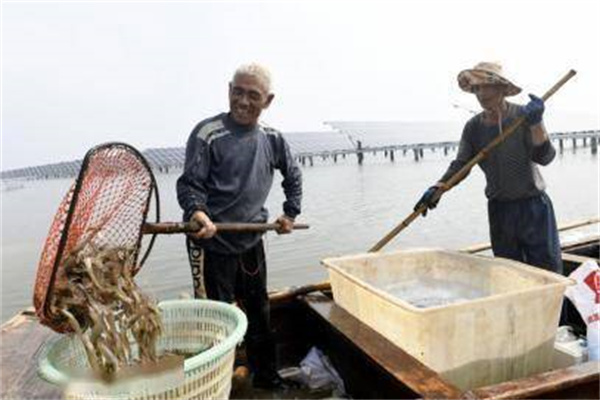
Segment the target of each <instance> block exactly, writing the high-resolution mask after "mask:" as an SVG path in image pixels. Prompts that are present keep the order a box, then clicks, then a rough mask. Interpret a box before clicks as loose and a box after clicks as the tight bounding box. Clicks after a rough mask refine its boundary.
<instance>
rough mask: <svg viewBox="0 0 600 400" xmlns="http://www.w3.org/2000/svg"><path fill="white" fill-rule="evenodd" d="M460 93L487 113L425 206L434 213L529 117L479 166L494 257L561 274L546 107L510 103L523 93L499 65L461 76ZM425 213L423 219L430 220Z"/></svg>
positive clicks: (471, 128)
mask: <svg viewBox="0 0 600 400" xmlns="http://www.w3.org/2000/svg"><path fill="white" fill-rule="evenodd" d="M458 83H459V86H460V87H461V89H463V90H464V91H466V92H469V93H473V94H475V96H477V100H478V101H479V104H480V105H481V107H482V108H483V112H481V113H479V114H477V115H475V116H474V117H473V118H471V119H470V120H469V121H468V122H467V124H466V125H465V127H464V130H463V134H462V137H461V140H460V144H459V149H458V154H457V156H456V159H455V160H454V161H452V163H451V164H450V166H449V168H448V170H447V171H446V173H445V174H444V175H443V176H442V177H441V179H440V180H439V181H438V182H437V183H436V184H435V185H433V186H432V187H430V188H429V189H427V191H426V192H425V194H423V196H422V197H421V199H420V200H419V202H418V203H417V205H416V206H415V210H416V209H417V208H419V207H420V206H421V205H426V206H427V208H428V209H432V208H435V206H436V204H437V202H436V201H434V198H435V196H434V195H435V193H436V192H437V191H438V190H439V189H440V188H441V187H443V186H444V185H445V182H446V181H447V180H448V179H450V177H451V176H452V175H454V174H455V173H456V172H458V171H459V170H460V169H461V168H462V167H463V166H464V165H465V164H467V162H468V161H469V160H471V159H472V158H473V157H474V156H475V155H476V154H477V153H478V152H479V151H481V150H482V149H483V148H484V147H485V146H486V145H487V144H488V143H490V142H491V141H492V140H493V139H494V138H496V137H497V136H498V135H500V134H501V133H502V130H503V128H504V127H506V126H509V125H511V122H512V121H513V120H515V119H516V118H517V117H519V116H522V115H525V118H526V123H525V124H521V126H520V127H519V128H518V129H517V131H516V132H515V133H513V134H512V136H510V137H509V138H508V139H506V140H505V141H504V142H503V143H501V144H500V145H498V146H497V147H496V148H494V149H493V150H492V151H491V153H490V154H489V155H488V157H487V158H485V159H484V160H483V161H481V162H480V163H479V166H480V167H481V169H482V170H483V172H484V174H485V178H486V183H487V185H486V188H485V194H486V197H487V198H488V220H489V224H490V237H491V242H492V250H493V252H494V255H495V256H498V257H505V258H510V259H513V260H517V261H521V262H524V263H527V264H530V265H534V266H537V267H541V268H544V269H547V270H549V271H553V272H557V273H559V274H562V272H563V266H562V260H561V256H560V244H559V240H558V231H557V227H556V220H555V216H554V210H553V207H552V202H551V201H550V197H548V195H547V194H546V192H545V189H546V184H545V182H544V179H543V178H542V175H541V174H540V171H539V168H538V165H542V166H544V165H548V164H549V163H550V162H552V160H553V159H554V156H555V154H556V151H555V149H554V147H553V146H552V143H551V142H550V140H549V138H548V133H547V132H546V128H545V127H544V123H543V121H542V115H543V113H544V102H543V101H542V100H541V99H540V98H538V97H535V96H533V95H530V98H531V101H530V102H529V103H528V104H527V105H526V106H520V105H517V104H513V103H509V102H507V101H506V97H508V96H513V95H516V94H518V93H519V92H521V89H520V88H519V87H518V86H516V85H515V84H513V83H512V82H511V81H510V80H508V79H507V78H505V77H504V76H503V74H502V68H501V66H500V65H499V64H496V63H487V62H483V63H479V64H478V65H476V66H475V67H474V68H473V69H469V70H465V71H462V72H461V73H460V74H459V75H458ZM427 208H426V209H425V212H424V214H426V211H427Z"/></svg>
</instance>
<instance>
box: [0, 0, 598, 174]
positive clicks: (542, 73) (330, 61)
mask: <svg viewBox="0 0 600 400" xmlns="http://www.w3.org/2000/svg"><path fill="white" fill-rule="evenodd" d="M1 7H2V9H1V14H2V17H1V18H2V21H1V22H2V27H1V44H2V50H1V51H2V54H1V56H2V62H1V82H0V83H1V96H2V99H1V100H2V102H1V103H2V107H1V113H2V114H1V124H2V126H1V127H2V132H1V134H2V137H1V147H2V155H1V165H0V167H1V169H2V170H10V169H14V168H20V167H26V166H31V165H40V164H47V163H53V162H60V161H68V160H73V159H78V158H82V157H83V155H84V154H85V152H86V151H87V150H88V149H89V148H90V147H92V146H94V145H97V144H99V143H103V142H107V141H123V142H127V143H130V144H132V145H134V146H136V147H138V148H139V149H146V148H151V147H179V146H184V145H185V142H186V140H187V137H188V135H189V133H190V131H191V130H192V128H193V127H194V125H195V124H196V123H197V122H199V121H200V120H202V119H204V118H207V117H210V116H212V115H214V114H217V113H219V112H222V111H227V108H228V101H227V84H228V82H229V80H230V79H231V76H232V74H233V72H234V71H235V69H236V67H237V66H239V65H240V64H244V63H248V62H260V63H262V64H264V65H266V66H268V67H269V69H270V70H271V72H272V74H273V79H274V82H273V83H274V93H275V100H274V102H273V104H272V105H271V107H270V108H269V109H268V110H266V111H265V113H264V115H263V119H264V121H265V122H267V123H268V124H269V125H271V126H274V127H276V128H278V129H280V130H282V131H283V132H304V131H322V130H328V129H329V128H328V127H327V126H325V125H324V124H323V122H325V121H466V119H468V118H469V116H470V114H469V112H467V111H466V110H465V109H475V110H476V109H478V105H477V103H476V100H475V98H474V97H473V96H472V95H469V94H467V93H464V92H462V91H461V90H460V89H459V88H458V86H457V84H456V75H457V74H458V72H460V71H461V70H463V69H467V68H471V67H472V66H474V65H475V64H476V63H478V62H479V61H483V60H491V61H500V62H501V63H502V64H503V65H504V68H505V71H506V75H507V76H509V77H510V78H511V79H513V81H515V82H516V83H517V84H519V85H521V87H523V89H524V92H523V94H522V95H519V96H518V97H516V98H514V101H516V102H520V103H524V102H525V101H526V99H527V97H526V94H527V93H536V94H538V95H541V94H543V93H544V92H545V91H546V90H547V89H548V88H550V87H551V86H552V85H553V84H554V83H555V82H556V81H558V79H560V78H561V77H562V76H563V75H564V74H565V73H566V72H567V71H568V70H569V69H571V68H573V69H575V70H577V72H578V75H577V76H576V77H575V78H574V79H573V81H572V82H569V83H568V84H567V85H566V86H565V87H564V88H563V89H561V91H560V92H559V93H557V94H556V95H555V97H553V98H552V99H551V100H549V102H548V104H547V112H546V115H545V119H546V125H547V127H548V130H549V131H551V132H552V131H565V130H581V129H598V128H600V50H599V49H600V24H599V23H598V18H599V17H600V1H596V0H585V1H581V0H580V1H577V0H565V1H552V0H545V1H535V0H530V1H524V0H522V1H514V0H502V1H495V0H479V1H452V0H446V1H442V0H439V1H433V0H431V1H427V0H420V1H401V0H397V1H376V0H368V1H354V2H353V1H350V0H343V1H333V0H330V1H328V0H318V1H310V0H304V1H251V0H247V1H223V0H221V1H187V2H177V1H170V2H158V1H154V2H149V1H146V2H144V1H129V2H121V1H87V2H86V1H79V2H74V1H71V2H66V1H65V2H52V1H38V2H28V1H14V2H13V1H2V5H1ZM455 105H459V106H460V107H462V108H457V107H456V106H455ZM459 135H460V132H457V133H456V136H455V137H450V138H448V139H449V140H453V139H458V137H459Z"/></svg>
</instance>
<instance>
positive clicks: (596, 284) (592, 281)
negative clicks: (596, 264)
mask: <svg viewBox="0 0 600 400" xmlns="http://www.w3.org/2000/svg"><path fill="white" fill-rule="evenodd" d="M583 281H584V282H585V284H586V285H588V286H589V287H590V289H592V292H594V293H595V294H596V304H600V275H599V274H598V271H594V272H591V273H590V274H589V275H588V276H586V277H585V279H584V280H583Z"/></svg>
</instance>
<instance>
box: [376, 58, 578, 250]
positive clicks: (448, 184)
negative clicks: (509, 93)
mask: <svg viewBox="0 0 600 400" xmlns="http://www.w3.org/2000/svg"><path fill="white" fill-rule="evenodd" d="M575 74H576V72H575V70H570V71H569V72H568V73H567V74H566V75H565V76H564V77H563V78H562V79H561V80H560V81H558V82H557V83H556V84H555V85H554V86H552V88H550V90H548V91H547V92H546V93H545V94H544V95H543V96H542V100H544V101H546V100H548V99H549V98H550V97H551V96H552V95H553V94H554V93H556V91H558V89H560V88H561V87H562V86H563V85H564V84H565V83H567V81H569V79H571V78H572V77H573V76H575ZM524 121H525V116H521V117H518V118H517V119H516V120H515V121H514V123H513V124H512V125H510V126H509V127H508V128H507V129H506V131H504V132H503V133H502V134H501V135H499V136H497V137H496V138H495V139H494V140H492V141H491V142H490V143H489V144H488V145H487V146H485V147H484V148H483V149H482V150H481V151H480V152H479V153H478V154H477V155H475V157H473V158H472V159H471V160H470V161H469V162H468V163H467V164H466V165H465V166H464V167H462V168H461V169H460V170H459V171H458V172H457V173H455V174H454V175H452V177H450V179H448V181H447V182H445V187H443V188H440V190H438V191H437V192H436V194H435V195H434V198H433V199H432V201H436V200H438V199H439V198H440V197H441V195H442V194H443V193H444V192H447V191H449V190H450V189H452V188H453V187H454V186H456V185H457V184H458V183H459V182H460V181H461V180H462V179H463V178H464V177H465V176H467V174H468V173H469V172H470V171H471V168H473V167H474V166H475V165H476V164H478V163H479V162H480V161H481V160H483V159H484V158H486V157H487V156H488V155H489V154H490V152H491V151H492V150H493V149H495V148H496V147H497V146H498V145H499V144H500V143H502V142H504V140H506V138H508V137H509V136H510V135H512V134H513V133H515V132H516V131H517V129H518V128H519V127H520V126H521V124H522V123H523V122H524ZM426 208H427V206H426V205H422V206H421V207H419V208H417V209H416V210H415V211H413V212H412V213H411V214H410V215H409V216H408V217H406V219H404V221H402V222H401V223H400V224H398V225H397V226H396V227H395V228H394V229H392V230H391V231H390V232H388V233H387V234H386V235H385V236H384V237H383V238H382V239H381V240H379V242H377V243H376V244H375V245H374V246H373V247H371V249H370V250H369V252H375V251H379V250H381V249H382V248H383V247H384V246H385V245H386V244H388V243H389V242H390V241H391V240H392V239H393V238H395V237H396V235H398V234H399V233H400V232H402V231H403V230H404V228H406V227H407V226H408V225H410V224H411V223H412V222H413V221H414V220H415V219H416V218H417V217H418V216H419V215H421V214H422V213H423V211H425V209H426Z"/></svg>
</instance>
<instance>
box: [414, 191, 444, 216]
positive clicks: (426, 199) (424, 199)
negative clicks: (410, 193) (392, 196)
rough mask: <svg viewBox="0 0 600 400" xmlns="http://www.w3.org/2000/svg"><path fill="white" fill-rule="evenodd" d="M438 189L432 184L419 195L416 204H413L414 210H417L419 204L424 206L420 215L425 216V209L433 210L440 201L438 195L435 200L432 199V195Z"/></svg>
mask: <svg viewBox="0 0 600 400" xmlns="http://www.w3.org/2000/svg"><path fill="white" fill-rule="evenodd" d="M438 190H440V188H439V187H438V186H432V187H430V188H429V189H427V190H426V191H425V193H423V196H421V198H420V199H419V201H418V202H417V204H415V208H414V211H417V210H418V209H419V208H420V207H421V206H426V207H425V209H424V210H423V213H422V214H421V215H422V216H424V217H426V216H427V210H428V209H429V210H433V209H434V208H435V207H436V206H437V204H438V202H439V201H440V198H439V197H438V198H437V199H436V200H435V201H434V200H433V197H434V195H435V194H436V192H437V191H438Z"/></svg>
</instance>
